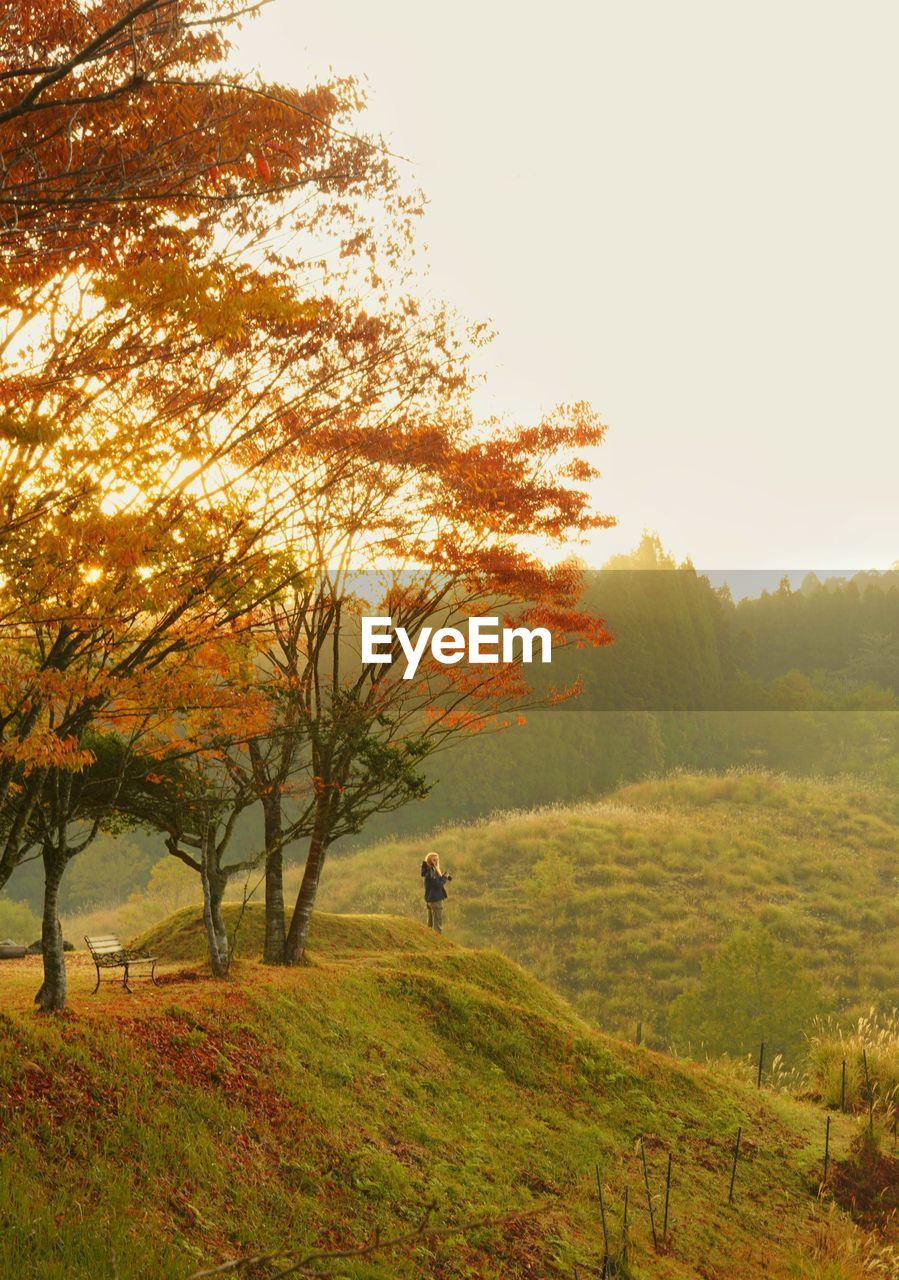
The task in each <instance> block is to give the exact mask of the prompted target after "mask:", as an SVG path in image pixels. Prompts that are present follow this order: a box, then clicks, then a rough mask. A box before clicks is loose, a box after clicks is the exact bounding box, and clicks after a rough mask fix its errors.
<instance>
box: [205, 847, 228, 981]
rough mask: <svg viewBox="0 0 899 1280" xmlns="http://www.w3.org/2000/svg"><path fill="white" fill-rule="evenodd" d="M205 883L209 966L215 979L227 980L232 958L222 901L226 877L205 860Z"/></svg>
mask: <svg viewBox="0 0 899 1280" xmlns="http://www.w3.org/2000/svg"><path fill="white" fill-rule="evenodd" d="M201 879H202V883H203V924H204V925H205V926H206V941H207V943H208V946H209V964H210V966H211V968H212V976H213V977H214V978H226V977H227V976H228V968H229V965H230V958H229V955H228V932H227V930H226V929H225V922H224V920H223V919H222V899H223V898H224V896H225V885H226V883H227V881H226V879H225V877H224V876H223V875H221V874H220V873H218V872H217V871H216V870H214V869H212V868H210V867H209V866H208V865H207V859H206V858H205V857H204V859H203V868H202V873H201Z"/></svg>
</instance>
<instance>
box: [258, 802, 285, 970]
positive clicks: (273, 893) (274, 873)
mask: <svg viewBox="0 0 899 1280" xmlns="http://www.w3.org/2000/svg"><path fill="white" fill-rule="evenodd" d="M262 804H263V808H262V811H263V815H264V818H265V848H266V850H267V852H266V857H265V949H264V951H263V957H262V958H263V959H264V961H265V963H266V964H283V963H284V929H285V919H284V854H283V850H282V848H281V836H282V834H283V831H282V826H281V797H280V796H267V797H266V798H265V799H264V800H263V802H262Z"/></svg>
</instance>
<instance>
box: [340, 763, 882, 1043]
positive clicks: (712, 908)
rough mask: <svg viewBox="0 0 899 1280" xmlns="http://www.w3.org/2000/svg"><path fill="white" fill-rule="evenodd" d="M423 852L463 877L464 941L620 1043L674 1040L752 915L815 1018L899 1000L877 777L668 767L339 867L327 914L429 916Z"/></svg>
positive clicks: (459, 920)
mask: <svg viewBox="0 0 899 1280" xmlns="http://www.w3.org/2000/svg"><path fill="white" fill-rule="evenodd" d="M429 848H433V849H436V850H437V851H438V852H439V853H440V856H441V861H442V864H443V865H444V867H445V868H447V869H449V870H450V871H452V873H453V874H454V877H455V878H454V881H453V883H452V884H451V885H450V886H449V887H450V891H451V901H450V903H449V906H448V909H447V928H448V930H449V932H450V933H451V935H452V936H453V937H454V938H458V939H459V940H460V941H462V942H464V943H467V944H469V945H472V946H483V945H490V946H493V947H496V948H498V949H499V950H501V951H502V952H503V953H504V954H506V955H508V956H510V957H512V958H513V959H515V960H517V961H518V962H520V963H521V964H523V965H524V966H525V967H526V968H528V969H529V970H530V971H531V972H532V973H534V974H536V975H537V976H538V977H539V978H541V979H543V980H545V981H547V982H549V983H551V984H552V985H553V986H554V987H555V988H556V989H557V990H559V991H561V992H563V993H564V994H565V995H566V997H567V998H568V999H570V1000H571V1001H572V1002H573V1004H574V1005H575V1007H576V1008H577V1009H578V1010H579V1011H580V1012H581V1013H583V1014H585V1015H587V1016H588V1017H590V1018H593V1019H595V1020H596V1021H597V1022H598V1023H599V1024H600V1025H601V1026H603V1027H604V1028H605V1029H607V1030H610V1031H614V1032H616V1033H618V1034H622V1035H631V1036H632V1035H633V1034H634V1029H635V1024H636V1023H637V1021H638V1020H642V1022H643V1031H644V1034H645V1035H648V1036H649V1037H650V1038H651V1039H654V1041H655V1042H656V1043H657V1044H664V1043H666V1040H667V1038H668V1036H669V1033H670V1030H671V1027H670V1026H669V1010H670V1008H671V1005H672V1002H673V1001H674V1000H675V999H676V997H678V996H679V995H680V994H681V993H683V992H685V991H690V990H691V989H692V988H694V987H695V986H696V984H697V982H698V979H699V977H700V973H701V970H702V964H703V961H704V960H705V959H707V958H708V957H709V956H710V955H712V954H713V953H714V952H715V950H716V948H718V947H719V946H720V945H721V944H722V943H723V942H724V941H725V940H726V939H727V938H728V937H729V935H730V934H731V933H732V931H733V930H734V929H735V928H736V927H738V926H743V925H746V924H747V923H748V922H751V921H758V922H760V923H761V924H762V925H763V926H765V927H766V928H767V929H768V930H769V931H770V933H771V934H772V936H773V938H774V939H775V942H776V946H777V948H778V950H779V951H781V952H782V953H783V955H784V956H786V957H788V958H792V959H793V960H794V961H795V965H796V966H797V968H798V969H799V970H800V971H801V974H802V975H803V976H804V978H806V979H807V981H808V986H809V988H810V990H812V991H813V992H814V993H815V995H816V997H817V1004H818V1005H819V1007H820V1008H822V1009H824V1010H827V1011H833V1012H840V1013H843V1014H845V1015H846V1016H847V1017H856V1016H858V1015H860V1014H861V1013H863V1012H865V1011H866V1010H867V1009H868V1007H869V1006H870V1005H872V1004H877V1005H879V1006H880V1007H881V1008H884V1009H886V1010H889V1009H891V1008H893V1007H895V1006H899V797H897V796H896V795H895V794H894V793H891V792H889V791H887V790H886V789H881V788H879V787H877V786H875V785H864V784H862V783H861V782H859V781H858V780H857V779H854V780H837V781H832V780H828V781H826V782H825V781H814V780H802V779H795V778H787V777H782V776H779V775H773V774H768V773H734V774H728V775H724V776H720V775H719V776H705V775H675V776H673V777H668V778H666V779H664V780H659V781H649V782H643V783H640V784H637V785H633V786H629V787H626V788H624V789H622V790H620V791H617V792H615V793H614V794H613V795H611V796H610V797H609V798H608V799H606V800H604V801H602V802H601V803H596V804H587V805H578V806H575V807H571V808H550V809H542V810H538V811H535V812H531V813H520V814H518V813H516V814H511V815H506V816H501V817H498V818H496V819H493V820H490V821H487V822H483V823H477V824H474V825H472V826H464V827H450V828H446V829H444V830H442V831H440V832H439V833H437V834H436V835H434V836H433V837H429V838H428V839H427V841H426V843H423V842H422V841H421V840H419V841H402V842H388V843H383V844H379V845H377V846H375V847H372V848H370V849H367V850H363V851H361V852H359V853H355V854H352V855H349V856H348V857H346V858H333V859H332V861H331V863H330V865H329V866H328V867H327V868H326V871H325V876H324V879H323V887H322V905H323V906H325V907H327V908H328V909H330V910H338V911H340V910H348V911H389V912H393V913H400V914H408V915H413V916H416V917H418V918H421V914H422V903H421V884H420V880H419V874H418V868H419V862H420V859H421V857H422V853H423V851H424V850H426V849H429ZM814 1004H815V1001H811V1005H812V1006H814ZM798 1034H799V1033H798V1030H797V1035H798Z"/></svg>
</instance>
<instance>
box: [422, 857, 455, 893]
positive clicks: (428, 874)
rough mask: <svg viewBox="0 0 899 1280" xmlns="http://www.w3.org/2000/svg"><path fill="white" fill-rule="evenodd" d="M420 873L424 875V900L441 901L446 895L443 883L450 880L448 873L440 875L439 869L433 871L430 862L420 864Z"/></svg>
mask: <svg viewBox="0 0 899 1280" xmlns="http://www.w3.org/2000/svg"><path fill="white" fill-rule="evenodd" d="M421 874H422V875H423V876H424V882H425V902H442V901H443V899H444V898H445V897H446V896H447V894H446V889H444V887H443V886H444V885H445V884H446V882H447V880H452V878H453V877H452V876H450V875H441V874H440V872H439V871H435V870H434V868H433V867H432V866H431V864H430V862H423V863H422V864H421Z"/></svg>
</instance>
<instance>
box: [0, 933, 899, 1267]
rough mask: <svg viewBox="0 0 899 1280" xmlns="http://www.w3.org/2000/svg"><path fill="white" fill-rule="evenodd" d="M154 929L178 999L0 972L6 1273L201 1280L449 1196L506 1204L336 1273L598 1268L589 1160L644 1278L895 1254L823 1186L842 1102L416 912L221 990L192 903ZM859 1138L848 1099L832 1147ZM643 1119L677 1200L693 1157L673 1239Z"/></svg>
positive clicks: (438, 1210)
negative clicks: (692, 1049)
mask: <svg viewBox="0 0 899 1280" xmlns="http://www.w3.org/2000/svg"><path fill="white" fill-rule="evenodd" d="M233 919H234V915H233V912H232V923H233ZM243 927H245V928H246V929H247V934H248V935H249V934H250V933H251V932H252V930H253V929H254V928H257V927H258V915H256V914H255V913H251V915H250V918H249V919H248V920H245V921H244V926H243ZM153 941H154V943H155V944H156V945H157V946H158V947H159V949H160V951H161V952H162V953H163V954H167V955H168V956H169V957H171V958H173V959H174V963H173V964H170V965H169V966H168V971H167V972H164V973H163V982H164V988H163V989H161V990H160V989H157V988H153V987H152V986H150V985H149V984H143V985H141V986H140V987H139V988H138V989H137V991H136V994H135V995H134V996H132V997H128V996H127V995H126V994H125V993H124V992H122V991H121V988H116V987H115V986H112V985H109V986H106V987H104V988H103V989H102V991H101V993H100V994H99V995H97V996H96V997H92V996H91V995H90V994H89V992H90V987H91V986H92V982H93V970H92V969H91V968H90V965H89V963H88V961H87V957H84V956H80V955H76V956H75V957H73V958H72V972H71V980H70V987H71V1009H70V1012H69V1013H68V1014H67V1015H66V1016H65V1017H61V1018H55V1019H53V1018H46V1017H40V1016H38V1015H36V1014H35V1013H33V1012H32V1011H31V1009H30V1007H29V1001H30V995H31V992H32V991H33V988H34V982H35V977H36V971H37V970H36V964H35V961H34V960H33V959H28V960H23V961H10V962H6V963H5V964H4V965H3V967H2V969H0V1009H2V1013H0V1221H2V1223H3V1230H2V1232H0V1275H3V1276H4V1277H5V1276H10V1277H12V1276H18V1275H23V1276H26V1275H27V1276H40V1277H41V1280H88V1277H89V1278H90V1280H98V1278H100V1277H113V1276H117V1277H119V1280H132V1278H133V1280H138V1278H141V1280H143V1278H145V1277H146V1278H149V1277H152V1278H153V1280H169V1278H171V1280H185V1278H186V1277H187V1276H188V1275H190V1274H192V1273H193V1272H194V1271H198V1270H201V1269H203V1268H204V1267H208V1266H210V1265H213V1264H219V1263H221V1262H223V1261H224V1260H225V1259H228V1258H232V1257H234V1256H237V1255H246V1254H255V1253H259V1252H268V1251H274V1250H279V1249H286V1248H288V1247H290V1246H294V1247H296V1246H304V1247H305V1246H309V1247H312V1246H323V1247H331V1248H334V1247H336V1246H338V1245H339V1244H341V1243H347V1242H349V1243H358V1242H360V1241H362V1240H363V1239H365V1238H366V1237H367V1236H369V1235H370V1234H371V1232H372V1231H373V1230H374V1229H380V1230H381V1231H382V1233H383V1234H384V1236H385V1237H386V1236H390V1235H391V1234H394V1233H401V1232H403V1231H408V1230H410V1229H414V1226H415V1224H416V1223H417V1222H418V1221H419V1220H420V1218H421V1215H422V1212H423V1210H424V1208H425V1207H426V1206H427V1205H430V1204H433V1205H434V1206H435V1210H434V1217H435V1220H438V1221H439V1222H441V1223H446V1224H450V1225H453V1224H461V1223H465V1222H468V1221H470V1220H472V1219H479V1218H482V1217H483V1216H485V1215H486V1216H494V1215H497V1214H511V1216H509V1217H506V1218H505V1219H504V1220H503V1222H502V1223H501V1224H500V1225H498V1226H495V1227H480V1228H477V1229H473V1230H468V1231H466V1232H465V1233H463V1234H462V1235H461V1236H455V1237H449V1238H446V1239H443V1238H440V1237H436V1238H430V1237H424V1238H421V1239H413V1240H411V1241H408V1242H407V1243H406V1244H404V1245H402V1246H400V1247H397V1248H394V1249H391V1250H389V1251H388V1252H387V1253H385V1254H384V1255H379V1254H375V1255H372V1256H371V1257H368V1258H366V1259H363V1260H355V1261H348V1262H344V1263H341V1264H340V1266H339V1267H338V1268H337V1270H336V1271H334V1272H333V1274H335V1275H340V1276H345V1277H353V1278H355V1280H388V1278H389V1280H402V1278H404V1277H440V1278H443V1280H463V1278H468V1280H472V1278H474V1277H483V1278H484V1280H500V1278H502V1280H517V1278H518V1277H521V1278H524V1277H532V1278H538V1277H539V1280H553V1278H555V1277H571V1276H572V1275H573V1274H574V1266H575V1264H577V1265H579V1266H580V1267H582V1268H584V1270H583V1271H582V1274H588V1275H591V1274H592V1275H597V1274H599V1272H598V1266H599V1262H600V1259H601V1244H600V1240H601V1233H600V1227H599V1219H598V1211H597V1198H596V1188H595V1181H594V1164H595V1162H596V1161H597V1160H599V1161H600V1162H601V1165H602V1169H603V1176H604V1187H605V1194H606V1199H607V1203H608V1212H609V1229H610V1232H611V1234H612V1241H613V1244H614V1243H615V1242H617V1240H618V1237H619V1234H620V1218H621V1205H622V1198H623V1195H624V1191H625V1188H627V1189H628V1191H629V1195H630V1204H631V1252H630V1256H631V1262H630V1271H629V1272H628V1273H627V1274H631V1275H632V1276H634V1277H650V1276H651V1277H659V1278H662V1280H664V1278H666V1277H669V1278H671V1280H674V1278H686V1277H705V1278H706V1280H710V1278H713V1277H720V1278H722V1280H723V1277H732V1276H735V1275H739V1276H740V1277H741V1280H752V1278H753V1277H756V1276H758V1277H761V1276H767V1277H775V1278H776V1277H784V1278H786V1277H787V1276H789V1277H799V1278H802V1277H808V1278H809V1280H811V1278H812V1277H819V1278H823V1277H828V1278H829V1280H855V1278H859V1280H860V1278H861V1277H862V1276H868V1275H872V1274H877V1275H889V1274H890V1271H889V1270H888V1268H889V1267H891V1266H894V1265H895V1257H894V1256H893V1257H892V1260H891V1255H889V1254H888V1253H887V1252H885V1251H884V1250H883V1246H882V1245H880V1246H876V1245H875V1244H874V1243H873V1242H872V1241H870V1240H866V1238H865V1237H864V1235H863V1234H862V1233H861V1232H860V1230H859V1229H858V1228H856V1227H855V1226H854V1225H852V1224H851V1223H850V1222H849V1221H848V1219H846V1218H845V1217H844V1216H843V1213H842V1211H840V1210H838V1209H837V1208H836V1207H835V1206H834V1205H825V1204H823V1203H822V1202H821V1201H819V1200H818V1199H817V1198H816V1196H815V1194H814V1191H815V1187H816V1185H817V1181H818V1179H819V1177H820V1166H821V1156H822V1136H823V1129H824V1116H823V1112H821V1111H820V1110H819V1109H817V1108H815V1107H812V1106H811V1105H805V1104H801V1103H799V1102H796V1101H794V1100H792V1099H790V1098H788V1097H786V1096H785V1095H779V1094H774V1093H768V1091H766V1090H763V1091H762V1092H761V1093H758V1092H757V1091H756V1090H755V1089H754V1088H750V1087H748V1086H746V1085H744V1084H741V1083H740V1082H738V1081H730V1080H727V1079H725V1078H721V1077H718V1076H715V1075H713V1074H711V1073H710V1072H709V1071H708V1070H707V1069H706V1068H703V1067H701V1066H699V1065H695V1064H688V1063H686V1064H685V1063H676V1062H674V1061H673V1060H670V1059H666V1058H664V1057H662V1056H660V1055H657V1054H654V1053H652V1052H650V1051H648V1050H646V1049H637V1048H634V1047H632V1046H629V1045H624V1044H621V1043H617V1042H615V1041H612V1040H609V1039H607V1038H605V1037H604V1036H602V1035H600V1034H599V1033H597V1032H595V1031H593V1030H591V1029H590V1028H589V1027H588V1026H587V1025H586V1024H584V1023H583V1022H582V1021H580V1019H579V1018H578V1017H577V1016H576V1015H575V1014H573V1012H572V1011H571V1010H570V1008H569V1007H568V1006H566V1005H565V1004H564V1003H563V1002H562V1001H560V1000H559V999H558V998H557V997H556V996H554V995H553V994H552V993H551V992H550V991H549V990H547V989H546V988H545V987H543V986H541V985H540V984H539V983H537V982H536V981H535V980H534V979H533V978H531V977H529V976H528V975H526V974H525V973H524V972H523V971H522V970H521V969H519V968H518V967H517V966H515V965H513V964H512V963H510V962H509V961H507V960H504V959H503V958H501V957H499V956H497V955H496V954H493V953H488V952H474V951H467V950H465V949H463V948H461V947H459V946H457V945H455V944H454V943H452V942H448V941H446V940H443V939H439V938H437V937H435V936H433V935H431V934H429V933H427V932H426V931H425V930H424V929H423V928H422V927H421V926H420V925H418V924H415V923H412V922H409V921H407V920H401V919H390V918H380V919H379V918H369V919H365V918H361V917H358V918H349V919H338V918H335V917H326V916H321V917H319V918H318V919H317V920H316V921H315V925H314V931H313V937H312V946H311V953H310V954H311V963H310V964H309V965H308V966H307V967H304V968H301V969H298V970H291V971H276V970H272V969H265V968H263V967H262V966H260V965H257V964H256V963H255V962H252V961H243V962H239V963H238V965H237V968H236V973H235V976H234V978H233V980H232V981H229V982H227V983H223V984H215V983H213V982H211V981H210V980H208V979H206V978H204V977H203V976H202V973H201V970H200V969H199V968H198V967H194V968H185V967H184V965H185V960H186V959H187V958H189V957H190V956H192V955H195V954H198V953H199V945H198V943H199V931H198V925H197V920H196V917H195V916H193V918H191V914H190V913H181V914H180V915H179V916H178V917H176V918H173V920H172V921H171V922H170V923H169V924H168V925H167V926H165V927H162V928H160V929H159V930H157V931H156V935H155V937H154V939H153ZM738 1125H741V1126H742V1128H743V1159H742V1160H741V1162H740V1165H739V1168H738V1172H737V1182H736V1192H735V1199H734V1203H733V1204H732V1205H729V1204H728V1203H727V1189H728V1181H729V1175H730V1151H731V1148H732V1145H733V1140H734V1135H735V1133H736V1130H737V1126H738ZM856 1129H857V1125H856V1122H855V1121H853V1120H851V1119H850V1118H849V1117H841V1116H836V1117H834V1126H833V1150H834V1154H835V1156H836V1157H838V1158H839V1157H842V1156H843V1155H845V1153H846V1150H847V1147H848V1144H849V1142H850V1139H851V1137H852V1135H853V1134H854V1133H855V1132H856ZM639 1134H643V1135H645V1145H646V1152H647V1160H648V1167H649V1175H650V1179H651V1185H652V1188H653V1192H654V1194H655V1195H656V1197H657V1200H656V1207H657V1209H660V1195H661V1189H662V1179H663V1174H664V1168H665V1161H666V1159H667V1153H668V1152H669V1151H670V1152H672V1153H673V1156H674V1176H673V1182H672V1193H671V1226H670V1231H669V1238H668V1241H667V1243H666V1244H664V1245H661V1246H660V1252H659V1254H658V1255H656V1254H655V1253H654V1252H653V1248H652V1242H651V1236H650V1230H649V1224H648V1218H647V1214H646V1212H645V1210H644V1209H643V1208H642V1207H641V1206H642V1205H643V1204H644V1200H643V1195H644V1192H643V1190H642V1187H643V1183H642V1168H641V1164H640V1158H639V1155H638V1152H637V1148H636V1146H635V1138H636V1137H637V1135H639ZM540 1207H543V1209H544V1211H543V1212H541V1213H539V1214H538V1215H537V1216H530V1213H531V1211H533V1210H534V1209H537V1208H540ZM876 1267H880V1269H879V1270H875V1269H874V1268H876ZM591 1268H592V1270H591ZM275 1270H276V1268H275V1267H274V1266H273V1265H270V1264H259V1265H256V1266H255V1267H250V1268H248V1269H245V1270H244V1271H243V1272H242V1274H244V1275H247V1276H250V1277H255V1278H256V1280H263V1278H265V1277H269V1276H271V1275H273V1274H274V1272H275ZM622 1274H625V1273H622Z"/></svg>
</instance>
